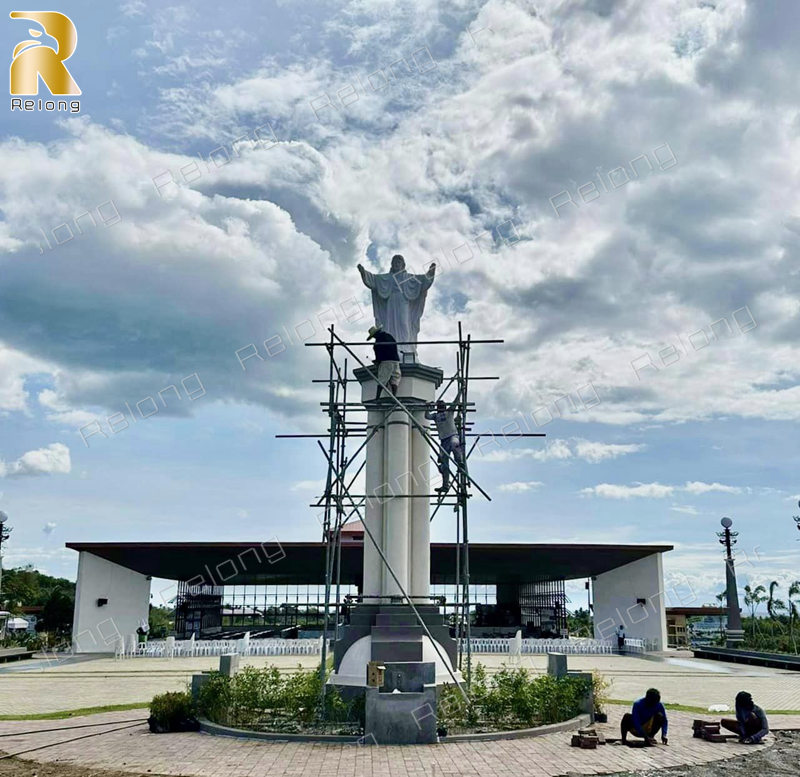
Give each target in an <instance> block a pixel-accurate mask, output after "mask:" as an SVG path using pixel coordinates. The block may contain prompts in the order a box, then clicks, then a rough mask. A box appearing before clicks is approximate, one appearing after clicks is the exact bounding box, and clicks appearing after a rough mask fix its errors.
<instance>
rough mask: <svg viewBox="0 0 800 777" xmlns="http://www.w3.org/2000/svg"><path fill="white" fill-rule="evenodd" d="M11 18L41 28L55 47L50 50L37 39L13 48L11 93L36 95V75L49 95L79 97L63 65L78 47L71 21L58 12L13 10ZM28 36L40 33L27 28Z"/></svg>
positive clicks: (37, 90)
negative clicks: (35, 24)
mask: <svg viewBox="0 0 800 777" xmlns="http://www.w3.org/2000/svg"><path fill="white" fill-rule="evenodd" d="M10 16H11V18H12V19H27V20H28V21H32V22H36V23H37V24H39V25H41V27H42V29H43V30H44V32H45V34H46V35H48V36H50V37H51V38H52V39H53V40H54V41H55V44H56V45H55V48H53V47H51V46H46V45H43V44H42V42H41V41H38V40H23V41H21V42H20V43H18V44H17V45H16V46H15V47H14V53H13V55H12V60H11V68H10V82H11V86H10V88H11V94H12V95H16V94H39V76H41V78H42V81H43V82H44V84H45V86H46V87H47V88H48V89H49V90H50V94H52V95H67V94H81V90H80V89H79V88H78V84H76V83H75V79H74V78H73V77H72V74H71V73H70V72H69V70H67V66H66V65H65V64H64V63H65V62H66V60H68V59H69V58H70V57H71V56H72V54H73V53H74V52H75V47H76V46H77V44H78V33H77V31H76V29H75V25H74V24H73V23H72V20H71V19H70V18H69V17H68V16H65V15H64V14H63V13H58V12H57V11H12V12H11V13H10ZM28 34H29V35H31V36H32V37H33V38H40V37H41V36H42V31H41V30H36V29H29V30H28ZM26 102H33V101H26Z"/></svg>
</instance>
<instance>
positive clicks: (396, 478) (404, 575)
mask: <svg viewBox="0 0 800 777" xmlns="http://www.w3.org/2000/svg"><path fill="white" fill-rule="evenodd" d="M409 423H410V422H409V420H408V416H406V414H405V413H404V412H403V411H401V410H395V411H393V412H392V413H391V414H390V415H389V417H388V420H387V421H386V457H385V464H384V470H383V472H384V480H385V481H386V487H385V488H386V491H385V493H386V494H387V495H388V496H387V497H386V498H385V499H384V504H383V515H384V532H383V536H384V545H383V552H384V553H385V554H386V558H387V560H388V561H389V564H390V565H391V567H392V570H393V571H394V573H395V575H397V578H398V580H399V582H400V585H401V586H402V587H403V588H404V589H405V590H406V591H408V578H409V574H408V572H409V567H408V550H409V541H408V533H409V510H410V507H411V500H410V499H408V498H407V496H406V495H407V494H408V493H409V491H408V484H409V477H408V475H409V473H408V470H409V442H410V437H409V430H408V426H409ZM391 494H397V495H398V496H397V497H392V496H391ZM383 594H384V596H399V595H401V592H400V588H399V587H398V585H397V583H395V581H394V578H393V577H392V575H391V574H390V573H389V570H388V569H384V570H383Z"/></svg>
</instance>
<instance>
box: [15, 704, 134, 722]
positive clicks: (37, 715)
mask: <svg viewBox="0 0 800 777" xmlns="http://www.w3.org/2000/svg"><path fill="white" fill-rule="evenodd" d="M149 706H150V702H148V701H139V702H136V703H135V704H111V705H109V706H107V707H81V708H80V709H77V710H59V711H58V712H34V713H32V714H30V715H0V720H63V719H64V718H77V717H80V716H82V715H98V714H99V713H101V712H118V711H119V710H145V709H147V708H148V707H149Z"/></svg>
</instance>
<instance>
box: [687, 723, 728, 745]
mask: <svg viewBox="0 0 800 777" xmlns="http://www.w3.org/2000/svg"><path fill="white" fill-rule="evenodd" d="M692 730H693V731H694V733H693V734H692V736H694V738H695V739H705V740H706V742H727V740H728V737H727V736H726V735H725V734H723V733H722V732H720V730H719V723H713V722H709V721H707V720H695V721H694V723H692Z"/></svg>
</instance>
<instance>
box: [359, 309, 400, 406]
mask: <svg viewBox="0 0 800 777" xmlns="http://www.w3.org/2000/svg"><path fill="white" fill-rule="evenodd" d="M373 338H374V339H375V345H373V346H372V347H373V348H374V349H375V366H376V367H377V368H378V376H377V377H378V393H377V394H376V395H375V399H376V401H377V400H378V399H380V398H381V391H382V390H383V386H386V388H388V389H389V391H391V392H392V394H394V395H395V396H397V389H398V387H399V386H400V378H401V377H402V376H401V373H400V354H399V353H398V352H397V341H396V340H395V339H394V337H393V336H392V335H391V334H389V332H384V330H383V327H382V326H381V325H380V324H378V325H376V326H371V327H370V328H369V334H368V336H367V340H372V339H373ZM381 384H382V385H381Z"/></svg>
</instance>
